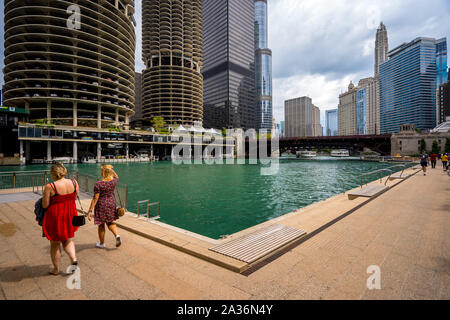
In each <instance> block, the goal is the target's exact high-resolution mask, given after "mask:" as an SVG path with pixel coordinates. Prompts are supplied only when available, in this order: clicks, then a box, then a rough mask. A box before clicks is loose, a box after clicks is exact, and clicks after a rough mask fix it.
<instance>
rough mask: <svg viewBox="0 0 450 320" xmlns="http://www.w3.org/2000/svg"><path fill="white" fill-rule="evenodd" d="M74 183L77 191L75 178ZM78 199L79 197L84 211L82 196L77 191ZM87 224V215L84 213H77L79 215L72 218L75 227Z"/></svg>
mask: <svg viewBox="0 0 450 320" xmlns="http://www.w3.org/2000/svg"><path fill="white" fill-rule="evenodd" d="M72 183H73V187H74V188H75V192H76V191H77V188H76V186H75V182H74V181H73V180H72ZM77 199H78V202H79V203H80V207H81V211H83V212H84V210H83V205H82V204H81V201H80V197H79V196H78V193H77ZM85 224H86V217H85V215H84V214H83V215H81V216H78V215H77V216H75V217H73V218H72V226H74V227H82V226H84V225H85Z"/></svg>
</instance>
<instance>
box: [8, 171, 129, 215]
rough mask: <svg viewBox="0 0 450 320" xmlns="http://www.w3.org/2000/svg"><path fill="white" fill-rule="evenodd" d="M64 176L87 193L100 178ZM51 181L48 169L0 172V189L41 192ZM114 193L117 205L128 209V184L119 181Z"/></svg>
mask: <svg viewBox="0 0 450 320" xmlns="http://www.w3.org/2000/svg"><path fill="white" fill-rule="evenodd" d="M66 178H68V179H70V178H73V179H75V180H76V181H77V182H78V185H79V188H80V192H83V193H87V194H89V195H94V185H95V183H96V182H97V181H99V180H101V178H99V177H95V176H92V175H88V174H82V173H79V172H67V175H66ZM51 181H52V179H51V176H50V171H48V170H40V171H11V172H0V190H7V189H11V190H16V189H25V188H30V189H31V190H32V192H34V193H38V194H42V193H43V191H44V186H45V185H46V184H47V183H49V182H51ZM114 193H115V194H116V195H117V193H119V196H120V200H121V201H120V200H119V199H116V200H117V205H122V206H123V207H124V208H125V209H128V186H127V185H125V184H123V183H120V182H119V183H117V186H116V191H115V192H114ZM120 202H122V204H120Z"/></svg>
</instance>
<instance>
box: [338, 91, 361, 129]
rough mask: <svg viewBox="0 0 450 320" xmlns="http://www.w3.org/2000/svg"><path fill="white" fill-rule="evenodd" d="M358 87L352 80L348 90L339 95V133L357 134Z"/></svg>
mask: <svg viewBox="0 0 450 320" xmlns="http://www.w3.org/2000/svg"><path fill="white" fill-rule="evenodd" d="M357 91H358V88H356V87H355V85H354V84H353V82H350V84H349V86H348V91H347V92H345V93H343V94H341V95H340V96H339V106H338V135H339V136H353V135H356V92H357Z"/></svg>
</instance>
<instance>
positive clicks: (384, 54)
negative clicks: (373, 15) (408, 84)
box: [374, 22, 389, 78]
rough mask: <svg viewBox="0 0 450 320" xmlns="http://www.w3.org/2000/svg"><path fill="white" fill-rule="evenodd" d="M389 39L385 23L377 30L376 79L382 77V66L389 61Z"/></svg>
mask: <svg viewBox="0 0 450 320" xmlns="http://www.w3.org/2000/svg"><path fill="white" fill-rule="evenodd" d="M388 51H389V39H388V33H387V29H386V26H385V25H384V23H383V22H381V23H380V26H379V27H378V29H377V35H376V39H375V72H374V74H375V78H378V76H379V75H380V65H381V64H382V63H383V62H385V61H386V60H387V59H388Z"/></svg>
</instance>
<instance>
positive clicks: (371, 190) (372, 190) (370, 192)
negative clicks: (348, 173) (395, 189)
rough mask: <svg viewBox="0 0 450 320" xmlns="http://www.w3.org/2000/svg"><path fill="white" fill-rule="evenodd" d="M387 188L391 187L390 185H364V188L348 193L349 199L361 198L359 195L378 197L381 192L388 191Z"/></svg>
mask: <svg viewBox="0 0 450 320" xmlns="http://www.w3.org/2000/svg"><path fill="white" fill-rule="evenodd" d="M387 189H389V187H388V186H384V185H371V186H366V187H363V188H361V189H359V190H356V191H352V192H350V193H348V199H349V200H355V199H356V198H359V197H364V198H372V197H376V196H378V195H379V194H381V193H383V192H384V191H386V190H387Z"/></svg>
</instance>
